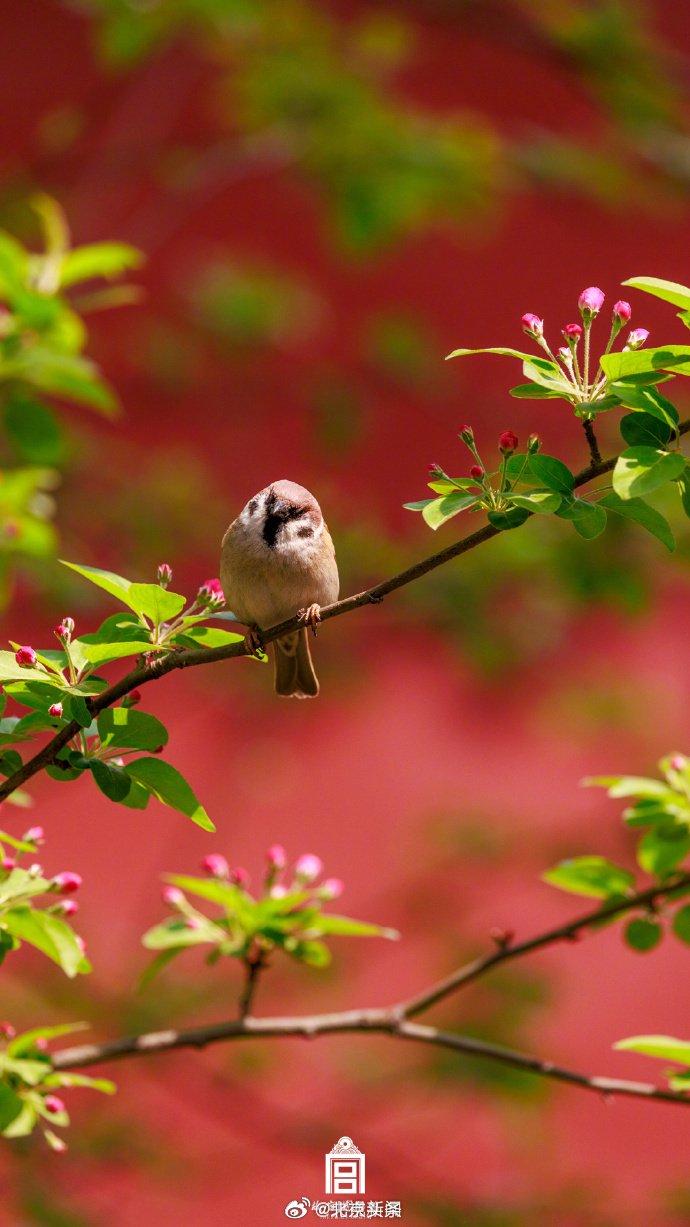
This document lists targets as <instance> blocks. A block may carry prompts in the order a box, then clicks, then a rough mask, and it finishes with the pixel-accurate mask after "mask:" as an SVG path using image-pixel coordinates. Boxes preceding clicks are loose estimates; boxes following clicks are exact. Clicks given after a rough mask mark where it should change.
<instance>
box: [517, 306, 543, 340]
mask: <svg viewBox="0 0 690 1227" xmlns="http://www.w3.org/2000/svg"><path fill="white" fill-rule="evenodd" d="M521 322H522V331H523V332H526V333H527V336H528V337H535V338H537V337H543V335H544V321H543V320H540V319H539V316H538V315H532V313H531V311H528V312H527V314H526V315H523V317H522V321H521Z"/></svg>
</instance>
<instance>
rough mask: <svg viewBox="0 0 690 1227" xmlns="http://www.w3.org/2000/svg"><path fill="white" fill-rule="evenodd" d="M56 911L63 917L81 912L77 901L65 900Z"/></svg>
mask: <svg viewBox="0 0 690 1227" xmlns="http://www.w3.org/2000/svg"><path fill="white" fill-rule="evenodd" d="M55 911H56V912H59V913H60V915H61V916H74V915H75V913H76V912H78V911H79V904H78V903H77V901H76V899H63V900H62V901H61V902H60V903H58V904H57V906H56V907H55Z"/></svg>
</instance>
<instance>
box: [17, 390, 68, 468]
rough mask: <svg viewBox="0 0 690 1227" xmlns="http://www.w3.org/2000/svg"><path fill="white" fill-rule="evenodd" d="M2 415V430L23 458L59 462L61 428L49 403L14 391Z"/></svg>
mask: <svg viewBox="0 0 690 1227" xmlns="http://www.w3.org/2000/svg"><path fill="white" fill-rule="evenodd" d="M4 418H5V430H6V431H7V434H8V436H9V438H10V441H11V442H12V444H13V446H14V448H15V449H16V451H17V452H18V454H19V456H20V457H21V459H22V460H25V461H28V462H29V463H30V464H48V465H50V464H59V462H60V461H61V460H62V458H63V455H64V450H65V448H64V442H63V438H62V431H61V429H60V425H59V423H58V420H57V418H56V417H55V414H54V413H53V410H52V409H50V408H49V407H48V405H44V404H43V402H42V401H40V400H36V399H35V398H34V397H32V396H29V395H28V393H26V392H23V391H19V390H15V391H13V392H12V393H11V394H10V395H9V397H8V399H7V400H6V402H5V408H4Z"/></svg>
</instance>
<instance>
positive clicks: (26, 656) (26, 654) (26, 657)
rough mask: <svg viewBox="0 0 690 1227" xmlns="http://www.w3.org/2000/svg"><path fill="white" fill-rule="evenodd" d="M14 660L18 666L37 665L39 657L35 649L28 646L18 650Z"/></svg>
mask: <svg viewBox="0 0 690 1227" xmlns="http://www.w3.org/2000/svg"><path fill="white" fill-rule="evenodd" d="M14 659H15V660H16V662H17V664H18V665H35V664H36V661H37V660H38V657H37V655H36V653H35V652H34V650H33V648H30V647H29V646H28V644H26V645H25V646H24V647H23V648H17V651H16V652H15V654H14Z"/></svg>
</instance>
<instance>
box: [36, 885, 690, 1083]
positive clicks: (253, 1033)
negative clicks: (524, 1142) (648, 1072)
mask: <svg viewBox="0 0 690 1227" xmlns="http://www.w3.org/2000/svg"><path fill="white" fill-rule="evenodd" d="M688 889H690V873H688V874H682V875H679V876H677V877H676V879H675V881H674V882H673V883H671V884H668V885H666V886H652V887H649V888H648V889H647V890H643V891H638V892H637V893H636V894H635V895H631V896H630V897H629V898H628V899H624V900H621V901H619V902H618V903H615V904H611V905H604V906H603V907H599V908H596V909H594V910H593V911H591V912H586V913H585V914H584V915H582V916H579V917H577V918H576V919H575V920H571V921H568V922H567V923H566V924H564V925H559V926H558V927H557V928H555V929H549V930H548V931H547V932H546V933H542V934H539V935H538V936H536V937H533V938H529V939H528V940H527V941H524V942H521V943H519V944H516V945H510V946H502V947H501V948H500V949H499V950H497V951H495V952H493V953H492V954H489V955H486V956H484V957H483V958H480V959H476V960H474V962H472V963H468V964H467V965H466V966H465V967H462V968H460V969H459V970H458V971H456V972H454V973H453V974H452V975H451V976H448V977H447V978H446V979H445V980H441V981H439V982H438V983H437V984H434V985H432V986H431V987H430V988H428V989H426V990H425V991H424V992H422V993H420V994H419V995H418V996H417V997H413V998H411V999H410V1000H408V1001H401V1002H398V1004H397V1005H393V1006H390V1007H388V1008H384V1009H381V1008H370V1009H361V1010H342V1011H340V1012H337V1013H330V1014H306V1015H297V1016H289V1017H275V1018H255V1017H250V1016H249V1010H250V1007H251V1001H252V993H253V988H254V986H255V984H256V973H255V974H254V975H253V976H252V975H250V972H249V966H248V967H247V979H246V982H245V989H244V993H243V997H242V1002H243V1006H242V1007H241V1013H240V1018H239V1019H233V1020H231V1021H229V1022H222V1023H212V1024H210V1025H209V1026H203V1027H191V1028H189V1029H187V1030H184V1031H179V1030H175V1029H172V1028H171V1029H169V1030H166V1031H152V1032H148V1033H146V1034H144V1035H135V1036H131V1037H125V1038H123V1039H117V1040H110V1041H107V1042H106V1043H103V1044H80V1045H77V1046H73V1047H71V1048H62V1049H60V1050H59V1051H58V1052H56V1053H54V1055H53V1058H52V1059H53V1066H54V1068H55V1069H62V1070H68V1069H79V1068H83V1067H84V1066H90V1065H100V1064H102V1063H103V1062H107V1061H115V1060H120V1059H122V1058H125V1057H133V1056H148V1055H150V1054H152V1053H156V1052H170V1051H171V1050H173V1049H178V1048H205V1047H206V1046H207V1045H208V1044H215V1043H217V1042H218V1041H220V1040H239V1039H278V1038H289V1037H294V1036H301V1037H302V1038H304V1039H312V1038H315V1037H317V1036H320V1035H333V1034H337V1033H343V1032H359V1033H363V1032H366V1033H369V1034H370V1033H378V1034H383V1035H387V1036H389V1037H390V1038H393V1039H403V1040H413V1041H416V1042H418V1043H425V1044H432V1045H436V1046H437V1047H441V1048H450V1049H452V1050H453V1051H454V1052H459V1053H463V1054H465V1055H467V1056H474V1057H482V1058H486V1059H488V1060H493V1061H499V1062H501V1063H502V1064H504V1065H510V1066H512V1067H513V1068H515V1069H523V1070H527V1071H529V1072H531V1073H533V1074H537V1075H539V1076H541V1077H544V1078H553V1079H556V1080H557V1081H559V1082H568V1083H570V1084H571V1085H573V1086H579V1087H581V1088H582V1089H584V1090H589V1091H598V1092H599V1093H600V1094H604V1095H627V1096H631V1097H634V1098H638V1099H640V1098H641V1099H657V1100H662V1101H663V1102H665V1103H681V1104H686V1105H690V1098H687V1097H686V1096H685V1095H684V1094H683V1093H676V1092H674V1091H666V1090H663V1089H662V1088H660V1087H656V1086H654V1085H652V1084H651V1083H646V1082H628V1081H621V1080H619V1079H615V1078H601V1077H593V1076H590V1075H588V1074H580V1073H578V1072H577V1071H574V1070H570V1069H565V1068H563V1067H562V1066H559V1065H554V1064H553V1062H551V1061H543V1060H541V1059H540V1058H538V1057H533V1056H529V1055H527V1054H524V1053H520V1052H514V1051H513V1050H512V1049H508V1048H502V1047H500V1046H498V1045H496V1044H489V1043H486V1042H485V1041H483V1040H479V1039H475V1038H474V1037H473V1036H467V1035H459V1034H456V1033H454V1032H450V1031H440V1030H438V1028H436V1027H429V1026H421V1025H420V1024H418V1023H414V1022H410V1021H409V1020H410V1018H411V1017H412V1016H413V1015H415V1014H420V1013H422V1012H423V1011H425V1010H428V1009H430V1008H431V1006H433V1005H436V1004H437V1003H438V1002H439V1001H441V1000H443V999H444V998H446V997H448V996H450V994H451V993H455V992H457V991H458V989H460V988H463V987H465V986H466V985H467V984H469V983H471V982H472V981H473V980H476V979H478V978H479V977H480V976H483V975H485V974H486V973H487V972H488V971H490V970H491V969H492V968H493V967H495V966H497V964H499V963H503V962H505V961H506V960H507V959H514V958H518V957H520V956H522V955H524V954H528V953H530V952H531V951H532V950H538V949H540V948H542V947H544V946H548V945H551V944H553V943H555V942H559V941H567V940H568V939H570V938H573V937H574V936H576V935H577V934H578V933H580V932H581V931H582V930H583V929H586V928H594V927H596V926H597V925H601V924H603V923H604V922H605V921H607V920H610V919H611V918H612V917H614V916H619V915H621V914H622V913H624V912H629V911H632V910H634V909H636V908H641V907H651V906H652V905H653V904H654V903H656V902H657V901H658V900H659V899H662V898H673V897H674V896H675V895H678V894H681V893H683V892H687V890H688ZM260 963H261V960H260V959H259V960H256V961H255V967H256V969H257V972H258V969H259V964H260Z"/></svg>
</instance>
